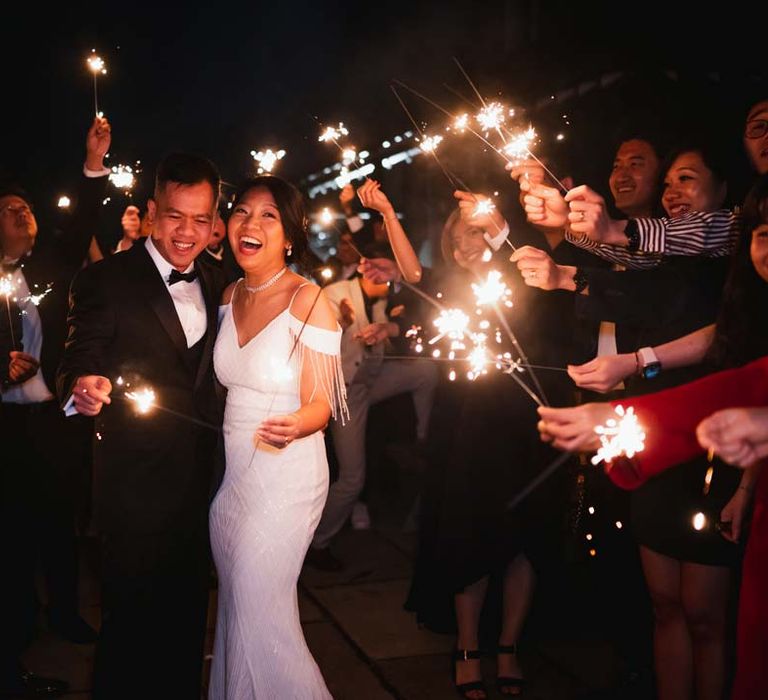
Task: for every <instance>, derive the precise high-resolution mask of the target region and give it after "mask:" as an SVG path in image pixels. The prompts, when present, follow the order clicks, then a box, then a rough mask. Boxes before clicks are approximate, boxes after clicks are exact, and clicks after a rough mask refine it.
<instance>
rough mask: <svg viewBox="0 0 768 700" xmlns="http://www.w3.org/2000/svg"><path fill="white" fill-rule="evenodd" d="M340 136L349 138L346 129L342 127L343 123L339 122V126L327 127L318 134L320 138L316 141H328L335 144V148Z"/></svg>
mask: <svg viewBox="0 0 768 700" xmlns="http://www.w3.org/2000/svg"><path fill="white" fill-rule="evenodd" d="M342 136H349V131H348V129H347V128H346V127H345V126H344V123H343V122H339V126H338V127H336V128H334V127H332V126H328V127H326V128H325V130H324V131H323V133H322V134H320V138H318V139H317V140H318V141H321V142H322V143H328V142H329V141H330V142H332V143H335V144H336V145H337V146H338V145H339V144H338V140H339V139H340V138H341V137H342Z"/></svg>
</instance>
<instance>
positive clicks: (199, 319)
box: [145, 236, 208, 348]
mask: <svg viewBox="0 0 768 700" xmlns="http://www.w3.org/2000/svg"><path fill="white" fill-rule="evenodd" d="M145 245H146V249H147V252H148V253H149V257H150V258H152V262H154V263H155V267H156V268H157V271H158V272H159V273H160V276H161V277H162V278H163V281H164V282H165V284H166V286H167V287H168V292H169V294H170V295H171V300H172V301H173V306H174V308H175V309H176V315H177V316H178V317H179V321H180V322H181V327H182V328H183V329H184V335H185V336H186V338H187V347H188V348H191V347H192V346H193V345H194V344H195V343H196V342H197V341H198V340H200V338H202V337H203V336H204V335H205V329H206V328H207V325H208V319H207V315H206V313H205V299H204V298H203V290H202V288H201V287H200V280H199V279H196V280H194V281H193V282H176V284H171V285H169V284H168V278H169V277H170V275H171V271H172V270H173V265H171V263H169V262H168V261H167V260H166V259H165V258H164V257H163V256H162V255H160V252H159V251H158V250H157V248H156V247H155V244H154V242H153V241H152V237H151V236H149V237H148V238H147V242H146V244H145ZM193 269H194V264H192V265H190V266H189V267H188V268H187V269H186V270H184V272H185V273H186V272H191V271H192V270H193Z"/></svg>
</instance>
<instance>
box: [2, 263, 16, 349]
mask: <svg viewBox="0 0 768 700" xmlns="http://www.w3.org/2000/svg"><path fill="white" fill-rule="evenodd" d="M15 288H16V284H15V283H14V281H13V277H12V276H11V275H5V277H0V296H4V297H5V310H6V311H7V313H8V330H9V331H10V334H11V347H12V348H13V349H14V350H15V349H16V337H15V335H14V333H13V317H12V316H11V294H13V290H14V289H15Z"/></svg>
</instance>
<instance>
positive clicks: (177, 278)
mask: <svg viewBox="0 0 768 700" xmlns="http://www.w3.org/2000/svg"><path fill="white" fill-rule="evenodd" d="M196 279H197V272H195V271H194V270H192V271H191V272H179V271H178V270H171V275H170V277H168V286H169V287H170V286H171V285H172V284H176V282H194V281H195V280H196Z"/></svg>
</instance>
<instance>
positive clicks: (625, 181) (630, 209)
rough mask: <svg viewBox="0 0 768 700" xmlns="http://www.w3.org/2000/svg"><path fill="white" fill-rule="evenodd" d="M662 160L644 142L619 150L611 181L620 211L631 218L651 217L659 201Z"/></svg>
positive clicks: (612, 190) (627, 142)
mask: <svg viewBox="0 0 768 700" xmlns="http://www.w3.org/2000/svg"><path fill="white" fill-rule="evenodd" d="M658 177H659V159H658V157H657V155H656V152H655V151H654V150H653V147H652V146H651V144H650V143H648V142H647V141H643V140H642V139H630V140H629V141H625V142H624V143H622V144H621V146H619V150H618V151H616V157H615V158H614V160H613V170H612V171H611V175H610V177H609V178H608V184H609V186H610V188H611V194H612V195H613V200H614V203H615V204H616V208H617V209H619V210H620V211H621V212H623V213H624V214H626V215H627V216H629V217H642V216H651V214H652V213H653V207H654V202H655V199H656V182H657V179H658Z"/></svg>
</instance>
